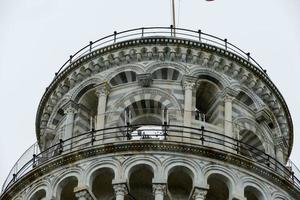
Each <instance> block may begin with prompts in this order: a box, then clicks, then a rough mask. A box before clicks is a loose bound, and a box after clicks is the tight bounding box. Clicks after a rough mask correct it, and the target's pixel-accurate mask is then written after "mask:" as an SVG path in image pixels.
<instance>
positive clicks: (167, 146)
mask: <svg viewBox="0 0 300 200" xmlns="http://www.w3.org/2000/svg"><path fill="white" fill-rule="evenodd" d="M155 151H159V152H162V151H163V152H172V153H174V152H176V153H183V154H190V155H195V156H200V157H207V158H210V159H215V160H219V161H222V162H225V163H228V164H231V165H235V166H237V167H240V168H243V169H245V170H248V171H250V172H252V173H255V174H257V175H259V176H261V177H262V178H264V179H266V180H268V181H270V182H272V183H274V184H275V185H277V186H279V187H280V188H282V189H283V190H285V191H286V192H288V193H289V194H290V195H292V196H295V197H297V196H299V195H300V191H299V190H297V189H296V188H295V186H294V185H292V184H291V183H290V182H288V181H287V180H286V179H283V178H282V177H281V176H280V174H278V173H277V172H276V171H274V170H271V169H268V168H266V167H264V166H262V164H260V163H255V162H253V161H251V160H249V159H247V158H245V157H242V156H241V155H237V154H232V153H229V152H224V151H220V150H216V149H212V148H209V147H204V146H198V145H191V144H183V143H181V144H178V143H176V142H166V141H165V142H162V141H161V142H159V143H158V142H153V141H152V142H151V141H135V142H134V141H131V142H120V143H116V144H105V145H101V146H99V147H92V148H89V149H86V150H82V151H75V152H72V153H69V154H65V155H63V156H58V157H56V158H54V159H53V160H51V161H49V162H46V163H44V164H42V165H40V166H37V167H36V168H34V169H33V170H31V171H30V172H29V173H28V174H26V175H25V176H23V177H22V178H21V179H19V180H18V181H17V182H16V183H14V184H13V185H12V186H11V187H10V188H8V190H7V191H5V192H4V193H3V194H2V196H1V197H0V200H9V199H11V198H12V197H13V196H14V195H15V194H17V193H18V192H19V191H21V190H23V189H24V188H25V187H26V186H27V185H30V184H31V183H32V182H33V181H35V180H36V179H38V178H40V177H41V176H43V175H46V174H48V173H51V172H52V171H53V170H55V169H57V168H59V167H62V166H65V165H69V164H72V163H75V162H77V161H79V160H82V159H86V158H90V157H94V156H97V155H104V154H109V153H113V154H115V153H120V154H122V153H126V154H128V152H131V153H132V154H136V153H149V152H150V153H151V152H152V153H153V152H155Z"/></svg>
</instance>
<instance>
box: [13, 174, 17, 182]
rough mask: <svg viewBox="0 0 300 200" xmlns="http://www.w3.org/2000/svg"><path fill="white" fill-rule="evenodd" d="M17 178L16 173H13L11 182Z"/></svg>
mask: <svg viewBox="0 0 300 200" xmlns="http://www.w3.org/2000/svg"><path fill="white" fill-rule="evenodd" d="M16 180H17V174H15V173H13V182H16Z"/></svg>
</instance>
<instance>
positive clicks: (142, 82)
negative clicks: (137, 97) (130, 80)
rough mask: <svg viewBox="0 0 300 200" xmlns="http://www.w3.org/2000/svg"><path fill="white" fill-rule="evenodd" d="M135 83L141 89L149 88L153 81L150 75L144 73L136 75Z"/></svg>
mask: <svg viewBox="0 0 300 200" xmlns="http://www.w3.org/2000/svg"><path fill="white" fill-rule="evenodd" d="M136 78H137V81H138V84H139V86H142V87H150V86H151V84H152V82H153V80H152V74H150V73H146V74H137V77H136Z"/></svg>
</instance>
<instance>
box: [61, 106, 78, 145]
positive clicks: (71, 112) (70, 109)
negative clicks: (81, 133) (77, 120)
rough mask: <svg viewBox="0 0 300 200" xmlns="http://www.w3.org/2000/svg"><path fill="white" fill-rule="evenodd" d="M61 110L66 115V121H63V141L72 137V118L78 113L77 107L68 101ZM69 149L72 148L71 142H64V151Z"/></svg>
mask: <svg viewBox="0 0 300 200" xmlns="http://www.w3.org/2000/svg"><path fill="white" fill-rule="evenodd" d="M62 109H63V110H64V113H65V115H66V120H65V131H64V135H63V137H62V138H61V139H62V140H64V141H65V140H67V139H69V138H71V137H72V136H73V128H74V116H75V114H76V113H77V111H78V105H77V104H76V103H75V102H73V101H69V102H68V103H66V104H65V105H64V106H63V108H62ZM71 148H72V142H71V140H68V141H65V142H64V150H69V149H71Z"/></svg>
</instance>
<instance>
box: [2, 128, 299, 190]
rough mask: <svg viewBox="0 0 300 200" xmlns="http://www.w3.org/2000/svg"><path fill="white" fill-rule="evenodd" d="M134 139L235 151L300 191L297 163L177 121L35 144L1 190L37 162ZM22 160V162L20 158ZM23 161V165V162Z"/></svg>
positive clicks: (225, 151)
mask: <svg viewBox="0 0 300 200" xmlns="http://www.w3.org/2000/svg"><path fill="white" fill-rule="evenodd" d="M135 140H148V141H154V142H155V141H165V142H180V143H182V144H189V145H198V146H203V147H207V148H211V149H214V150H218V151H222V152H224V153H228V154H236V155H240V156H243V157H244V158H248V159H250V160H252V161H255V163H256V164H258V165H262V166H263V167H266V168H268V169H270V170H272V171H276V172H277V175H278V176H281V177H282V178H283V179H285V180H286V181H288V182H289V183H290V184H291V185H294V187H295V188H296V189H297V190H299V192H300V181H299V177H297V174H299V171H296V172H295V171H293V170H295V169H297V168H292V167H295V166H291V165H289V166H284V165H283V164H282V163H280V162H279V161H277V160H276V159H275V158H274V157H272V156H270V155H269V154H267V153H265V152H264V151H262V150H259V149H257V148H255V147H254V146H251V145H249V144H247V143H244V142H242V141H241V140H237V139H234V138H231V137H227V136H225V135H224V134H222V133H218V132H215V131H209V130H207V129H205V128H204V127H203V126H202V127H201V128H192V127H184V126H178V125H168V124H167V123H164V124H163V125H158V124H138V125H130V124H128V125H127V126H118V127H111V128H105V129H101V130H91V131H87V132H86V133H82V134H79V135H77V136H74V137H72V138H69V139H67V140H62V139H60V140H59V141H58V142H57V143H56V144H54V145H53V146H51V147H49V148H47V149H45V150H44V151H42V152H39V150H37V146H36V145H33V146H32V147H31V148H30V149H29V150H27V151H26V152H25V153H24V154H23V156H24V155H25V157H26V158H28V156H29V152H31V153H32V154H31V158H30V159H28V160H27V161H25V160H26V159H24V158H23V157H22V158H20V159H19V160H18V162H17V163H16V165H15V167H14V168H13V170H12V171H11V173H10V175H9V177H7V179H6V181H5V183H4V184H3V187H2V193H3V192H5V191H6V190H7V189H9V188H10V187H11V186H12V185H13V184H14V183H15V182H16V181H18V180H19V179H20V178H22V177H23V176H24V175H25V174H26V173H28V172H29V171H30V170H32V169H34V168H36V167H37V166H39V165H41V164H44V163H46V162H49V161H51V160H53V159H55V158H57V157H58V156H61V155H64V154H68V153H71V152H75V151H79V150H84V149H85V148H92V147H100V146H101V145H103V144H109V143H114V142H125V143H126V142H132V141H135ZM21 160H22V162H21ZM21 164H22V165H21Z"/></svg>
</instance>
